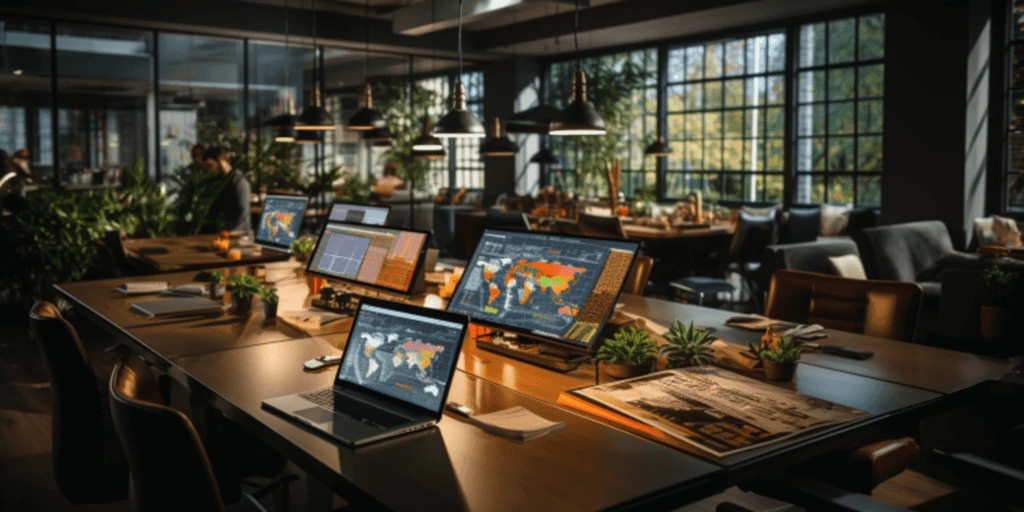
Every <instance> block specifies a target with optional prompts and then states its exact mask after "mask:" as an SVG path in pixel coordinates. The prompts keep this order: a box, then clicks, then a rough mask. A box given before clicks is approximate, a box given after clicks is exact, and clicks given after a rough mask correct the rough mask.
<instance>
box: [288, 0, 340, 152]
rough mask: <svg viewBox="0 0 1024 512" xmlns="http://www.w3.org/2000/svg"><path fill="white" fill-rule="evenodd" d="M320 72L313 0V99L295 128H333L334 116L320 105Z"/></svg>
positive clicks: (319, 129) (321, 72) (320, 129)
mask: <svg viewBox="0 0 1024 512" xmlns="http://www.w3.org/2000/svg"><path fill="white" fill-rule="evenodd" d="M322 74H323V70H322V69H320V66H319V59H317V46H316V0H313V99H312V101H310V103H309V106H308V107H306V109H305V110H303V111H302V115H300V116H299V124H297V125H296V126H295V129H296V130H299V131H320V132H325V131H330V130H333V129H334V128H335V127H334V118H333V117H331V114H330V113H329V112H327V110H326V109H324V108H323V107H321V106H320V84H319V80H320V78H322V77H321V76H319V75H322ZM296 142H298V140H296Z"/></svg>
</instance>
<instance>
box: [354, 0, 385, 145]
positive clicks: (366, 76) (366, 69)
mask: <svg viewBox="0 0 1024 512" xmlns="http://www.w3.org/2000/svg"><path fill="white" fill-rule="evenodd" d="M364 13H365V19H364V20H363V44H364V45H365V47H366V50H365V52H364V53H363V80H365V81H366V86H365V87H364V88H363V101H362V106H361V108H360V109H359V110H356V113H355V114H352V117H351V118H349V120H348V129H349V130H355V131H369V130H378V129H381V128H386V127H387V125H388V122H387V120H385V119H384V114H381V113H380V111H379V110H376V109H374V108H373V87H372V86H371V85H370V29H369V28H368V26H369V24H370V23H369V20H370V0H366V8H365V10H364Z"/></svg>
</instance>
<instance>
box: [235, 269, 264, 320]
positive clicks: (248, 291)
mask: <svg viewBox="0 0 1024 512" xmlns="http://www.w3.org/2000/svg"><path fill="white" fill-rule="evenodd" d="M227 290H228V291H229V292H231V309H232V310H234V311H235V312H236V313H248V312H250V311H252V298H253V297H255V296H257V295H259V294H260V292H261V291H262V290H263V287H261V286H260V282H259V281H257V280H256V278H255V277H253V276H250V275H249V274H241V275H237V276H233V277H232V278H231V279H229V280H228V285H227Z"/></svg>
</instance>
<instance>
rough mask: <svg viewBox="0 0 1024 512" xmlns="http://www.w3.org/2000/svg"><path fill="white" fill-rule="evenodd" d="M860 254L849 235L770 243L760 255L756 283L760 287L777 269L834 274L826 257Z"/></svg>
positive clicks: (764, 287) (764, 288)
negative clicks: (779, 243)
mask: <svg viewBox="0 0 1024 512" xmlns="http://www.w3.org/2000/svg"><path fill="white" fill-rule="evenodd" d="M849 254H853V255H856V256H860V253H859V252H858V251H857V244H855V243H854V242H853V240H850V239H849V238H825V239H821V240H818V241H815V242H804V243H799V244H781V245H769V246H768V248H767V249H765V251H764V253H763V254H762V256H761V266H760V267H759V268H758V271H757V277H756V280H757V283H758V285H759V286H760V287H761V289H762V290H767V289H768V283H769V281H770V280H771V278H772V274H774V273H775V271H776V270H803V271H806V272H817V273H819V274H835V271H834V270H833V269H832V264H831V263H829V261H828V259H829V257H832V256H846V255H849Z"/></svg>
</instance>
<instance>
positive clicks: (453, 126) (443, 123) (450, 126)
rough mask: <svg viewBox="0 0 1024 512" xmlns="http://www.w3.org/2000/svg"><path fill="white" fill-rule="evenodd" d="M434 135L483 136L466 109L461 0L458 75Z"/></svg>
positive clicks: (480, 126) (456, 136) (479, 125)
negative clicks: (446, 110)
mask: <svg viewBox="0 0 1024 512" xmlns="http://www.w3.org/2000/svg"><path fill="white" fill-rule="evenodd" d="M434 135H435V136H437V137H441V138H476V139H479V138H483V137H484V136H485V135H487V134H486V132H485V130H484V125H482V124H480V121H478V120H477V118H475V117H473V114H471V113H470V112H469V111H468V110H466V86H465V85H463V83H462V0H459V75H458V78H457V79H456V81H455V89H454V90H453V91H452V109H451V110H450V111H448V113H447V114H445V116H444V117H442V118H441V120H440V121H438V122H437V126H435V127H434Z"/></svg>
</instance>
